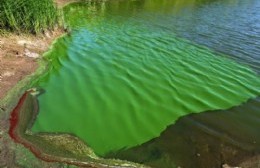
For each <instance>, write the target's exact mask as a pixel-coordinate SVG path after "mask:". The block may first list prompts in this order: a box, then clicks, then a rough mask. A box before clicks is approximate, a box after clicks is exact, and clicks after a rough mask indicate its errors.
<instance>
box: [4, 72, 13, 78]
mask: <svg viewBox="0 0 260 168" xmlns="http://www.w3.org/2000/svg"><path fill="white" fill-rule="evenodd" d="M13 75H14V72H11V71H6V72H4V73H3V74H2V76H1V79H2V78H3V77H10V76H13Z"/></svg>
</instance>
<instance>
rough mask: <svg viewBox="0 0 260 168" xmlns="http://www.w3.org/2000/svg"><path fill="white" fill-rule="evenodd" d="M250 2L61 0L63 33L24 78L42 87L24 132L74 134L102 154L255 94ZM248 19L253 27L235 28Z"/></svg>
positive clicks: (255, 33)
mask: <svg viewBox="0 0 260 168" xmlns="http://www.w3.org/2000/svg"><path fill="white" fill-rule="evenodd" d="M259 7H260V3H259V1H257V0H246V1H242V0H241V1H239V0H237V1H208V2H207V1H195V0H193V1H191V0H186V1H185V0H184V1H180V0H168V1H166V0H165V1H156V0H136V1H128V0H125V1H119V0H118V1H117V0H111V1H105V2H94V1H93V2H92V1H91V2H85V3H73V4H70V5H68V6H66V7H65V8H64V13H65V17H64V19H65V22H66V24H67V26H68V27H69V29H71V32H70V33H69V34H68V35H67V36H65V37H62V38H60V39H59V40H58V41H57V42H56V43H55V44H54V45H53V48H52V49H51V50H50V51H49V52H48V53H47V54H46V56H45V58H46V59H47V60H48V61H49V62H50V66H49V69H48V71H47V72H46V73H45V74H44V75H43V76H42V77H41V78H39V79H38V80H37V81H35V82H34V83H35V84H34V85H35V86H37V87H39V88H42V89H44V90H45V93H44V94H42V95H41V96H39V97H38V99H39V109H40V111H39V114H38V117H37V119H36V121H35V123H34V126H33V127H32V131H33V132H50V133H54V132H55V133H56V132H60V133H70V134H74V135H76V136H78V137H79V138H81V139H82V140H84V141H85V142H86V143H87V144H88V145H89V146H90V147H92V148H93V149H94V151H95V152H96V153H97V154H98V155H100V156H104V155H106V154H108V153H110V152H116V151H118V150H122V149H128V148H131V147H134V146H137V145H141V144H143V143H145V142H147V141H149V140H151V139H153V138H156V137H159V136H160V134H161V133H162V132H163V131H164V130H165V129H166V128H167V126H169V125H172V124H174V123H175V122H176V121H177V120H178V119H179V118H180V117H182V116H187V115H189V114H191V113H203V112H206V111H213V110H225V109H229V108H232V107H235V106H239V105H241V104H242V103H245V102H247V101H248V100H249V99H255V98H256V97H258V96H259V95H260V75H259V66H258V65H259V60H260V58H259V53H260V48H259V43H260V40H259V39H260V33H259V26H260V25H259V23H260V22H258V21H259V17H257V16H260V13H259V11H258V10H257V8H259ZM255 8H256V9H255ZM253 9H255V13H254V14H252V16H248V17H249V18H247V16H244V15H246V14H245V13H246V12H247V11H252V10H253ZM241 10H242V12H241V13H239V12H238V11H241ZM243 10H244V11H243ZM221 12H222V13H221ZM222 14H223V15H225V17H222V16H221V15H222ZM237 14H239V15H237ZM247 14H248V15H250V13H247ZM240 15H241V17H239V16H240ZM255 15H257V16H255ZM252 17H256V18H252ZM233 19H234V20H235V19H236V20H238V21H237V22H238V23H237V24H236V23H233V24H231V23H230V22H231V21H233ZM250 19H252V20H251V21H250ZM248 22H250V23H251V24H252V25H251V27H252V29H253V30H250V31H249V30H244V29H246V28H244V27H243V26H248V24H249V23H248ZM245 32H246V33H245ZM225 37H226V38H225ZM245 112H246V111H245ZM220 122H221V121H220Z"/></svg>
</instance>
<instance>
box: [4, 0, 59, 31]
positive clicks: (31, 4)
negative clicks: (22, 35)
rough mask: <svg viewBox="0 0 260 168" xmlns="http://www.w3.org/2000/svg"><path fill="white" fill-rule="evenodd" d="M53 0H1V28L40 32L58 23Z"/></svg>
mask: <svg viewBox="0 0 260 168" xmlns="http://www.w3.org/2000/svg"><path fill="white" fill-rule="evenodd" d="M57 19H58V12H57V7H56V6H55V5H54V3H53V1H52V0H0V29H6V30H9V31H17V32H29V33H36V34H37V33H40V32H43V31H44V30H46V29H52V28H53V27H54V26H55V24H56V23H57Z"/></svg>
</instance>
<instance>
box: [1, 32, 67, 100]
mask: <svg viewBox="0 0 260 168" xmlns="http://www.w3.org/2000/svg"><path fill="white" fill-rule="evenodd" d="M62 33H63V31H62V30H59V29H57V30H55V31H53V32H48V33H45V34H44V35H39V36H34V35H15V34H10V35H7V36H4V37H3V36H2V37H0V99H2V98H3V97H4V96H5V95H6V94H7V92H8V91H9V90H10V89H11V88H12V87H13V86H14V85H15V84H17V83H18V82H19V81H20V80H22V79H24V78H25V77H26V76H27V75H30V74H32V73H33V72H34V71H35V70H36V69H37V67H38V63H37V59H39V58H40V56H41V54H43V53H44V52H45V51H46V50H47V49H48V48H49V46H50V44H51V42H52V41H53V40H54V39H55V38H57V37H58V36H60V35H61V34H62Z"/></svg>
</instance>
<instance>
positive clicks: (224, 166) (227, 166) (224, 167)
mask: <svg viewBox="0 0 260 168" xmlns="http://www.w3.org/2000/svg"><path fill="white" fill-rule="evenodd" d="M222 168H241V167H232V166H229V165H228V164H223V165H222Z"/></svg>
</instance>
